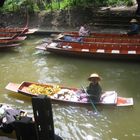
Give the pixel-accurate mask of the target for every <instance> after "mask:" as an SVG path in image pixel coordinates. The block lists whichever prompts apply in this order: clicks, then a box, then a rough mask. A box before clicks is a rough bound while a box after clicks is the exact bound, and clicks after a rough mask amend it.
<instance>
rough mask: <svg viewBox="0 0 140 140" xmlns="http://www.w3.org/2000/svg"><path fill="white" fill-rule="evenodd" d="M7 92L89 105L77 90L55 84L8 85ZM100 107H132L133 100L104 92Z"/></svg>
mask: <svg viewBox="0 0 140 140" xmlns="http://www.w3.org/2000/svg"><path fill="white" fill-rule="evenodd" d="M5 88H6V89H7V90H10V91H13V92H17V93H21V94H23V95H26V96H30V97H32V96H38V95H40V94H43V95H47V96H48V97H50V98H51V100H52V102H57V103H71V104H83V105H88V104H90V102H89V100H88V97H87V94H86V93H84V91H83V90H81V89H78V88H71V87H64V86H59V85H56V84H41V83H34V82H25V81H24V82H22V83H21V84H17V83H8V85H7V86H6V87H5ZM95 104H100V105H114V106H132V105H133V98H124V97H118V96H117V93H116V92H115V91H106V92H105V93H104V94H103V95H102V96H101V100H100V102H98V103H95Z"/></svg>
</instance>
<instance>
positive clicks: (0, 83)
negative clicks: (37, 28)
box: [0, 36, 140, 140]
mask: <svg viewBox="0 0 140 140" xmlns="http://www.w3.org/2000/svg"><path fill="white" fill-rule="evenodd" d="M44 38H45V37H44V36H29V37H28V38H27V40H25V41H23V44H22V45H21V47H19V48H15V49H11V50H8V51H3V52H0V93H1V94H0V100H1V101H0V102H4V103H8V104H12V105H14V106H15V107H17V108H21V109H25V110H27V111H28V114H29V115H30V116H32V104H31V98H30V97H26V96H24V95H19V94H17V93H14V92H11V91H8V90H6V89H5V86H6V85H7V84H8V83H9V82H15V83H21V82H22V81H32V82H40V83H57V84H60V85H65V86H69V87H78V88H80V87H81V85H84V86H87V85H88V81H87V78H88V76H89V75H90V74H91V73H93V72H97V73H98V74H99V75H100V76H101V77H102V81H101V85H102V88H103V90H105V91H107V90H115V91H116V92H117V93H118V95H119V96H123V97H133V99H134V106H133V107H113V106H110V107H109V106H108V107H105V106H97V110H98V111H99V113H98V114H95V111H94V110H93V108H92V106H76V105H66V104H65V105H64V104H53V105H52V107H53V108H52V109H53V119H54V126H55V133H56V134H58V135H60V136H61V137H62V138H63V139H64V140H139V139H140V118H139V116H140V109H139V108H140V64H139V63H138V62H124V61H110V60H94V59H82V58H74V57H66V56H65V57H64V56H60V55H54V54H51V53H48V52H44V51H40V50H36V49H35V47H36V46H37V45H38V44H39V43H40V42H42V40H44Z"/></svg>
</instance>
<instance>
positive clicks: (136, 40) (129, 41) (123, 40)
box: [53, 34, 140, 45]
mask: <svg viewBox="0 0 140 140" xmlns="http://www.w3.org/2000/svg"><path fill="white" fill-rule="evenodd" d="M67 38H68V39H67ZM53 41H55V42H79V43H102V44H103V43H104V44H119V45H120V44H124V45H125V44H126V45H140V38H114V37H110V38H107V37H94V36H93V37H73V36H69V35H61V34H59V35H58V36H57V37H56V39H54V40H53Z"/></svg>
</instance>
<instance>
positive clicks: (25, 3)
mask: <svg viewBox="0 0 140 140" xmlns="http://www.w3.org/2000/svg"><path fill="white" fill-rule="evenodd" d="M132 4H133V2H132V0H6V1H5V3H4V6H3V8H1V9H0V11H20V10H22V8H23V7H24V9H25V8H26V9H28V11H29V12H34V11H42V10H46V11H48V10H49V11H50V10H59V9H65V8H70V7H75V6H82V7H88V6H122V5H127V6H131V5H132Z"/></svg>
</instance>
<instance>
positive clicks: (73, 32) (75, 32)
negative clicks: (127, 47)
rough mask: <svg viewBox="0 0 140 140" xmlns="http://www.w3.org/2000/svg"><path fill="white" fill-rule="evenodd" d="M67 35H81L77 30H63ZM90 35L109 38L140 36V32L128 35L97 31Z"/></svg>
mask: <svg viewBox="0 0 140 140" xmlns="http://www.w3.org/2000/svg"><path fill="white" fill-rule="evenodd" d="M62 33H63V34H65V35H71V36H79V35H78V32H77V31H72V32H62ZM90 36H94V37H107V38H138V39H139V38H140V34H136V35H127V34H119V33H97V32H91V33H90Z"/></svg>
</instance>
